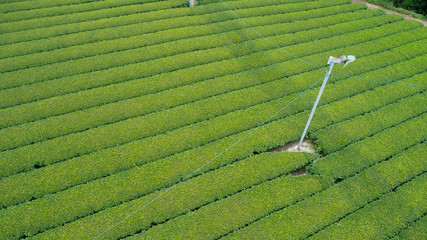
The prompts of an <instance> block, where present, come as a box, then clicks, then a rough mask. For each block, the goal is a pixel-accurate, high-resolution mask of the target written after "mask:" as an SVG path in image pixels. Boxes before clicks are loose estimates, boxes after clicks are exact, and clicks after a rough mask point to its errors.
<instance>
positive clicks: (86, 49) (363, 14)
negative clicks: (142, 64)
mask: <svg viewBox="0 0 427 240" xmlns="http://www.w3.org/2000/svg"><path fill="white" fill-rule="evenodd" d="M362 8H363V7H362V6H360V5H351V4H349V5H344V6H340V7H339V8H338V7H330V8H327V9H328V10H329V14H330V15H332V16H327V17H323V16H322V15H325V13H324V11H325V10H326V9H322V10H324V11H319V10H318V9H316V10H309V11H304V12H296V13H293V14H292V15H293V16H287V22H286V21H285V18H284V17H282V16H283V15H284V14H275V15H268V16H264V17H263V18H267V19H268V20H270V21H268V22H265V24H267V26H263V22H261V23H258V24H256V26H258V27H256V30H257V31H259V32H262V33H263V35H264V36H271V35H278V34H284V33H289V32H297V31H304V30H309V29H314V28H317V27H321V26H329V25H334V24H338V23H343V22H348V21H355V20H360V19H363V18H369V17H373V16H378V15H382V14H383V13H382V12H381V11H379V10H378V11H372V10H365V11H356V10H359V9H362ZM350 11H356V12H352V13H348V12H350ZM316 13H317V15H320V16H321V17H322V18H318V17H317V15H316ZM308 17H309V19H307V18H308ZM255 18H256V19H258V18H259V17H255ZM248 19H254V18H248ZM248 19H247V20H248ZM302 20H305V21H304V22H302ZM289 21H292V22H289ZM278 23H282V24H280V25H277V24H278ZM236 27H241V26H240V25H238V24H236ZM296 27H299V28H296ZM215 30H217V31H220V33H215V32H214V31H212V32H211V33H210V34H209V35H207V36H201V37H194V38H184V39H181V40H176V41H172V42H167V43H163V44H157V45H152V46H151V45H150V46H146V47H144V48H143V49H144V50H143V51H144V54H143V55H141V56H140V57H144V58H143V60H144V61H147V60H152V59H156V58H160V57H166V56H170V55H175V54H179V53H185V52H191V51H195V50H203V49H209V48H213V47H218V46H222V45H229V44H235V43H237V42H242V41H247V40H250V39H257V38H260V36H259V35H258V34H256V33H254V32H253V31H252V30H251V29H248V28H245V29H237V30H233V31H231V32H223V30H221V29H215ZM145 38H146V36H145V35H136V36H132V37H129V38H121V39H115V40H108V41H100V42H95V43H90V44H83V45H78V46H73V47H68V48H62V49H57V50H54V51H47V52H40V53H34V54H31V55H24V56H17V57H9V58H5V59H1V60H0V71H2V72H7V71H16V70H20V69H24V68H29V67H36V66H41V65H46V64H52V63H57V62H63V61H68V60H73V59H80V58H83V57H90V56H94V55H100V54H107V53H111V52H118V51H124V50H128V49H137V48H138V47H139V46H141V45H142V46H144V45H146V39H145ZM236 39H238V40H236ZM135 51H136V50H135ZM140 51H141V50H140ZM121 54H122V55H123V54H124V53H121Z"/></svg>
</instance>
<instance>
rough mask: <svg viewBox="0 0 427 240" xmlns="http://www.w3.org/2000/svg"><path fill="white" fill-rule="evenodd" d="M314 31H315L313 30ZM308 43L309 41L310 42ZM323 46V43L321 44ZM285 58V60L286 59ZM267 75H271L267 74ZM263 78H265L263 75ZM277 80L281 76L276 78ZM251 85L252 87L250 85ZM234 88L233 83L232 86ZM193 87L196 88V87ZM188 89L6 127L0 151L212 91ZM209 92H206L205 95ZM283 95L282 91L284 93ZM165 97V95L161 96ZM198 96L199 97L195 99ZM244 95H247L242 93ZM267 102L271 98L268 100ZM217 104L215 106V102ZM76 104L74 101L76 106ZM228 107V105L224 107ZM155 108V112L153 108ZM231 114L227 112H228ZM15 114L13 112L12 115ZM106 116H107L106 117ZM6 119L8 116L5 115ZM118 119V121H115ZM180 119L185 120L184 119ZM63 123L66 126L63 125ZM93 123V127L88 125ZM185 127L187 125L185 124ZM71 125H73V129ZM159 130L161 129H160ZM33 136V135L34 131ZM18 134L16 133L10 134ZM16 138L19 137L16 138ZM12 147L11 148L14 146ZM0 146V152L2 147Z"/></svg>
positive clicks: (245, 80)
mask: <svg viewBox="0 0 427 240" xmlns="http://www.w3.org/2000/svg"><path fill="white" fill-rule="evenodd" d="M372 21H376V22H377V21H378V20H377V19H375V20H374V19H372ZM362 23H364V24H360V26H368V23H367V22H366V21H362ZM342 27H343V28H347V24H344V25H343V26H342ZM337 29H339V30H338V31H339V32H340V31H341V28H338V26H334V27H329V28H328V30H329V31H328V32H329V34H330V35H333V34H334V33H335V32H336V31H337ZM315 31H317V30H315ZM303 35H304V36H305V37H306V38H309V39H310V38H311V39H315V38H316V37H317V36H316V34H313V35H312V34H311V33H310V32H303V33H301V34H296V33H295V34H293V36H290V38H288V40H289V41H290V42H291V43H292V42H293V39H297V38H302V39H303V37H302V36H303ZM310 44H311V42H310ZM325 44H327V43H325ZM284 57H288V56H284ZM288 58H289V57H288ZM260 71H268V69H265V68H264V69H259V71H258V72H260ZM254 72H255V71H250V72H248V73H246V74H244V75H245V76H241V74H240V75H231V76H228V77H223V78H219V79H217V81H220V80H221V81H224V82H234V83H235V82H236V81H237V80H238V79H240V78H241V79H242V81H241V83H240V85H238V86H240V87H244V86H245V85H249V86H250V85H252V84H256V83H259V79H258V78H257V77H254V76H258V75H259V74H256V75H253V73H254ZM270 75H271V74H270ZM267 77H269V76H268V75H267ZM267 77H265V78H264V81H263V82H269V81H273V80H274V79H277V78H278V76H272V77H274V78H267ZM280 77H281V76H280ZM249 80H253V81H249ZM251 82H252V84H251ZM230 85H231V84H227V85H223V87H226V88H225V89H221V88H215V91H217V92H219V93H227V92H230V91H231V90H235V89H230ZM233 85H235V84H233ZM196 86H197V87H196ZM187 89H188V94H185V93H184V92H182V90H183V89H182V88H180V89H175V90H171V91H167V92H162V93H158V94H155V95H148V96H145V97H140V98H137V99H134V100H129V101H124V102H119V103H118V104H115V105H103V106H102V107H100V108H91V109H88V110H87V111H78V112H75V114H70V116H68V115H67V116H64V115H62V116H60V117H59V118H57V117H55V118H48V119H46V120H45V121H41V122H40V121H37V122H34V123H30V125H32V126H31V127H29V125H19V126H17V127H14V128H8V129H7V130H4V131H1V130H0V132H3V133H4V134H3V133H2V134H0V136H4V137H5V138H6V140H5V141H4V142H3V141H2V139H1V137H0V146H2V147H4V148H3V150H4V149H6V147H12V148H13V146H15V147H16V146H19V145H22V144H25V142H27V143H28V142H36V141H40V140H46V139H49V138H52V137H55V136H60V135H63V134H67V133H71V132H76V131H82V130H86V129H89V128H91V127H96V126H99V125H103V124H108V123H111V122H114V121H117V120H122V119H123V118H126V117H129V115H130V116H135V115H138V114H147V113H150V111H153V110H155V109H161V108H164V107H171V106H174V105H177V104H179V103H180V101H179V99H178V97H177V94H178V93H179V94H180V95H182V97H183V98H185V99H188V100H187V101H189V102H192V101H195V100H199V99H203V98H206V97H207V95H208V96H209V94H212V93H211V92H212V90H211V89H212V88H206V84H198V85H190V87H189V88H187ZM207 89H209V91H206V90H207ZM271 89H274V87H271ZM262 91H268V89H267V90H262ZM207 92H209V93H207ZM284 92H286V91H284ZM282 93H283V91H282V92H280V93H278V94H280V95H274V94H270V97H272V98H274V97H278V96H281V95H282ZM165 94H167V95H165ZM200 95H201V96H202V97H199V96H200ZM246 95H248V94H246ZM249 95H253V93H249ZM96 97H97V98H98V99H99V95H96ZM235 98H236V97H235V96H232V97H228V98H227V99H228V100H223V99H222V98H216V103H215V104H217V105H218V104H220V103H221V102H230V101H231V99H235ZM270 99H271V98H270ZM265 100H266V99H264V100H263V101H265ZM81 101H83V102H87V101H88V99H87V98H81ZM131 102H133V103H134V104H132V105H130V103H131ZM141 102H143V103H146V104H143V103H142V104H141ZM152 102H163V104H162V106H159V105H154V106H153V105H152V104H151V103H152ZM167 102H170V103H169V104H167ZM218 102H219V103H218ZM249 103H250V102H247V104H249ZM76 104H78V102H77V103H76ZM245 106H250V105H241V106H240V105H238V106H236V107H235V108H234V109H239V108H242V107H245ZM228 107H230V105H229V106H228ZM111 108H115V110H113V109H111ZM153 108H155V109H153ZM197 108H200V107H199V106H197V107H191V109H190V110H189V112H188V113H185V114H184V112H183V111H182V110H181V109H180V110H179V111H180V112H179V114H173V115H174V116H178V115H184V116H188V115H187V114H189V115H191V114H194V113H195V112H194V109H197ZM137 109H141V111H143V112H138V111H137ZM210 109H213V110H214V111H207V112H208V113H210V114H211V115H210V116H208V117H207V118H210V117H213V116H216V115H217V114H216V113H215V110H219V108H217V107H212V108H210ZM118 111H123V113H122V114H119V112H118ZM228 111H231V110H228ZM220 113H224V111H223V110H221V111H220ZM15 114H16V112H15ZM78 116H81V117H80V120H77V119H76V117H78ZM109 116H110V117H109ZM8 117H9V116H8ZM108 118H112V120H110V121H108ZM117 118H118V119H117ZM184 119H189V118H188V117H187V118H184ZM203 119H204V118H202V119H200V118H199V120H198V121H201V120H203ZM59 122H61V123H62V124H58V123H59ZM67 122H68V123H69V124H67ZM91 122H93V123H95V124H96V125H88V124H89V123H91ZM4 123H5V124H7V123H8V121H7V120H6V119H5V122H4ZM76 124H77V125H81V126H76ZM187 124H189V123H188V122H187ZM73 125H74V126H73ZM58 128H59V129H64V130H62V131H61V130H59V129H58ZM160 128H161V127H160ZM31 129H34V130H31ZM35 131H36V132H37V133H36V132H35ZM64 131H68V132H64ZM14 132H15V133H17V132H19V134H14ZM40 133H43V134H44V136H41V135H40ZM17 135H20V137H18V136H17ZM37 136H39V138H38V140H37V139H34V137H37ZM19 141H22V142H21V143H19ZM14 144H15V145H14ZM2 147H0V149H1V148H2Z"/></svg>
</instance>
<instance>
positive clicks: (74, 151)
mask: <svg viewBox="0 0 427 240" xmlns="http://www.w3.org/2000/svg"><path fill="white" fill-rule="evenodd" d="M418 44H419V42H416V43H414V44H409V45H408V46H404V47H400V48H396V49H395V50H392V51H387V52H384V53H383V54H382V55H377V56H375V57H370V59H369V60H370V61H372V64H370V65H368V66H366V67H365V69H361V71H369V68H370V69H376V68H377V67H380V66H387V64H391V63H392V61H399V59H397V58H394V59H393V60H390V61H389V62H383V61H379V60H378V59H382V58H383V56H384V55H386V56H387V55H388V54H391V55H392V54H396V53H400V52H406V54H407V55H406V56H405V58H409V57H410V56H411V55H410V54H413V55H412V56H417V55H419V54H422V52H421V51H420V50H421V48H420V49H418V51H412V52H411V51H408V50H406V49H414V48H413V46H414V45H415V46H416V45H418ZM379 50H380V49H379V48H371V49H370V51H379ZM278 56H281V57H283V56H284V55H283V54H282V55H278ZM402 57H403V55H402ZM424 59H425V57H419V58H414V59H412V60H411V61H408V62H405V63H402V64H401V65H402V66H405V65H406V64H414V63H415V64H417V65H414V66H416V67H415V68H414V69H413V71H412V72H410V71H405V72H397V73H394V72H393V71H388V73H389V74H394V75H392V76H390V79H393V77H394V79H398V78H399V77H402V76H407V75H408V74H416V73H418V72H417V71H422V69H423V67H424V65H422V64H419V63H418V62H422V61H423V60H424ZM398 66H400V65H398ZM310 68H311V67H310V66H308V65H306V64H304V63H300V62H299V61H298V60H292V61H289V62H286V63H284V64H282V67H281V68H280V69H281V71H285V72H286V73H287V74H289V75H294V74H297V73H301V72H304V71H308V70H309V69H310ZM390 68H391V67H390ZM292 70H293V71H295V72H292ZM397 70H398V69H397V68H396V69H395V70H394V71H397ZM277 73H279V72H276V74H277ZM354 73H355V72H354ZM367 77H369V76H367ZM378 85H380V84H376V85H370V86H367V85H359V86H357V87H358V88H355V86H350V87H348V88H347V89H346V91H349V92H354V91H356V90H357V91H366V90H367V87H374V86H378ZM306 86H308V85H306ZM343 91H344V89H339V91H338V92H337V93H336V94H335V95H334V96H342V95H340V94H341V92H343ZM264 105H265V104H263V105H257V107H256V108H255V109H257V108H259V107H263V106H264ZM244 111H255V110H254V109H252V110H244ZM265 111H268V108H266V109H262V110H261V112H265ZM252 115H253V113H250V114H249V116H252ZM223 117H227V116H223ZM221 118H222V117H221ZM221 118H216V119H215V120H211V121H208V122H207V123H201V125H200V127H198V128H200V129H203V128H204V127H205V125H204V124H210V123H211V122H212V121H219V123H218V124H220V122H221V121H222V120H221ZM234 118H235V117H234ZM238 119H244V118H238ZM254 120H255V119H254ZM255 121H256V120H255ZM258 121H259V120H258ZM161 122H169V120H168V119H164V120H161V121H160V122H159V124H160V123H161ZM234 124H237V125H238V126H239V127H238V128H237V129H240V128H242V127H244V126H247V125H248V124H249V125H250V124H252V123H250V121H247V122H245V123H243V124H241V125H240V123H238V122H235V123H234ZM129 126H131V127H130V128H129V130H131V129H134V131H129V130H126V128H123V127H120V123H118V124H115V125H111V126H107V127H108V128H110V129H111V128H113V129H116V130H114V131H117V132H116V135H114V134H113V133H112V132H111V131H106V129H108V128H106V127H101V128H100V129H96V128H95V129H92V130H90V131H86V132H83V133H78V134H72V135H68V136H64V137H61V138H55V139H52V140H50V141H46V142H41V143H37V144H33V145H28V146H25V147H21V148H18V149H15V150H10V151H5V152H1V155H0V157H1V158H0V159H1V160H0V161H5V162H9V161H8V160H7V159H11V158H12V159H20V160H21V161H19V162H18V161H14V162H13V163H8V164H10V166H9V168H5V169H2V170H3V171H5V172H2V174H5V173H6V172H9V173H8V174H7V175H9V174H11V173H16V171H17V169H31V168H33V166H34V164H35V163H37V162H39V161H40V160H41V159H43V160H42V161H43V162H44V163H46V164H51V163H54V162H58V161H62V160H65V159H68V158H70V157H74V156H79V155H81V154H87V153H89V152H93V151H96V150H100V149H103V148H106V147H113V146H116V145H117V144H123V142H124V141H126V142H128V141H131V140H132V139H134V140H135V139H138V138H140V136H141V134H144V131H139V130H137V129H138V125H129ZM191 127H193V126H191ZM218 127H219V128H221V126H218ZM229 128H233V127H230V126H227V127H226V128H224V129H223V130H224V131H226V132H227V131H228V130H227V129H229ZM237 129H235V130H237ZM214 132H215V134H214V135H217V134H221V133H220V132H218V131H214ZM119 133H122V134H119ZM199 134H202V135H204V136H205V137H208V138H210V137H212V136H209V134H207V133H206V134H203V133H199ZM228 134H230V133H229V132H228ZM83 136H85V137H83ZM95 136H97V137H95ZM111 136H115V137H114V138H112V137H111ZM118 136H121V137H118ZM137 136H139V137H137ZM183 136H185V134H184V135H183ZM94 137H95V139H98V140H97V141H93V139H94ZM195 139H197V140H198V141H205V140H202V139H201V138H195ZM57 144H59V145H60V147H58V146H59V145H57ZM77 145H78V146H77ZM35 149H37V150H35ZM17 156H20V157H17ZM39 159H40V160H39ZM12 166H14V167H12ZM21 171H22V170H21Z"/></svg>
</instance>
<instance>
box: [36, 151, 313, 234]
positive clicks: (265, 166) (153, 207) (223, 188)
mask: <svg viewBox="0 0 427 240" xmlns="http://www.w3.org/2000/svg"><path fill="white" fill-rule="evenodd" d="M313 158H314V155H312V154H306V153H304V154H290V153H271V154H270V153H268V154H261V155H257V156H253V157H251V158H248V159H245V160H242V161H239V162H236V163H233V164H231V165H227V166H225V167H223V168H220V169H216V170H215V171H211V172H208V173H205V174H202V175H201V176H198V177H195V178H191V179H189V180H187V181H185V182H184V183H182V184H179V185H178V186H177V187H175V188H174V189H173V190H171V191H170V192H168V193H167V194H165V195H163V196H162V197H161V198H159V199H158V200H156V201H155V202H153V203H152V204H150V205H149V206H147V207H145V208H144V209H143V210H141V211H140V212H138V214H136V215H135V216H133V217H132V218H130V219H128V220H127V221H125V222H123V223H122V224H121V225H120V226H118V227H117V229H114V230H112V231H110V232H108V233H107V234H106V235H105V236H104V237H108V238H119V237H123V236H126V235H128V234H132V233H135V232H137V231H138V230H140V229H147V228H149V227H151V226H152V225H155V224H158V223H161V222H164V221H166V220H168V219H171V218H174V217H176V216H179V215H181V214H184V213H187V212H188V211H191V210H193V209H197V208H199V207H201V206H204V205H206V204H209V203H212V202H214V201H217V200H218V199H221V198H224V197H227V196H230V195H233V194H235V193H237V192H240V191H242V190H245V189H246V188H249V187H250V186H253V185H258V184H261V183H262V182H264V181H267V180H271V179H275V178H277V177H278V176H281V175H282V174H284V173H287V172H290V171H292V170H294V169H296V168H299V167H301V166H303V165H306V164H307V163H309V162H310V161H312V160H313ZM248 176H251V177H248ZM130 179H131V178H123V181H124V182H123V184H126V185H127V184H129V180H130ZM137 185H138V184H137V183H136V184H135V186H137ZM105 186H108V184H107V185H105ZM111 187H114V186H108V188H111ZM117 188H120V186H119V185H117ZM161 192H162V191H158V192H154V193H152V194H149V195H146V196H143V197H140V198H137V199H135V200H132V201H130V202H126V203H124V204H121V205H118V206H116V207H112V208H108V209H105V210H103V211H101V212H98V213H96V214H93V215H89V216H87V217H85V218H81V219H78V220H77V221H74V222H72V223H70V224H66V225H64V226H60V227H57V228H53V229H51V230H48V231H46V232H43V233H42V234H40V235H37V236H36V238H39V239H55V238H61V236H64V235H67V236H68V237H70V238H74V239H85V238H93V237H95V236H97V235H98V234H100V233H101V232H103V231H105V230H106V228H107V227H109V225H114V224H115V223H117V222H118V221H120V220H121V219H123V218H124V215H128V214H131V212H133V211H134V210H135V209H138V208H140V207H141V206H143V205H144V204H145V203H147V202H149V201H150V200H152V199H153V198H155V197H156V196H158V194H160V193H161ZM195 196H197V197H195ZM136 223H138V224H136Z"/></svg>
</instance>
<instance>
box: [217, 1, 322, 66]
mask: <svg viewBox="0 0 427 240" xmlns="http://www.w3.org/2000/svg"><path fill="white" fill-rule="evenodd" d="M221 2H222V3H223V4H224V6H225V7H227V8H228V10H230V11H231V12H232V13H233V14H234V16H236V17H237V18H238V19H239V20H240V21H241V22H242V23H243V24H245V25H246V26H247V27H248V28H250V29H251V30H252V31H254V32H255V33H256V34H258V35H259V36H260V37H262V38H263V39H264V40H266V41H267V42H269V43H271V44H272V45H273V46H275V47H277V48H278V49H280V50H282V51H283V52H285V53H286V54H288V55H290V56H292V57H294V58H296V59H298V60H300V61H301V62H303V63H306V64H308V65H310V66H312V67H314V68H316V69H320V67H318V66H316V65H314V64H312V63H309V62H307V61H305V60H303V59H302V58H299V57H297V56H295V55H293V54H292V53H290V52H288V51H286V50H285V49H283V48H281V47H280V46H279V45H277V44H275V43H274V42H272V41H270V40H269V39H268V38H266V37H264V36H263V35H262V34H261V33H259V32H258V31H257V30H255V29H254V28H253V27H251V26H250V25H249V24H248V23H246V22H245V21H244V20H243V19H242V18H240V17H239V15H237V14H236V13H235V12H234V11H233V9H231V8H230V7H229V6H228V5H227V4H226V3H225V2H224V1H223V0H221Z"/></svg>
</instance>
